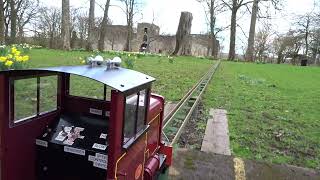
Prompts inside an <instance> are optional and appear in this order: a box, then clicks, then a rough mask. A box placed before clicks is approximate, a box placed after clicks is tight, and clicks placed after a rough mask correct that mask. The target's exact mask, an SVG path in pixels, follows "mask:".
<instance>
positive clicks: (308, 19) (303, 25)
mask: <svg viewBox="0 0 320 180" xmlns="http://www.w3.org/2000/svg"><path fill="white" fill-rule="evenodd" d="M312 16H313V15H312V14H311V13H307V14H305V15H298V16H297V17H296V22H294V25H296V26H297V31H298V32H299V33H301V35H303V36H304V45H305V49H304V55H306V56H307V55H308V52H309V44H310V41H309V38H310V35H311V33H312V32H311V31H312V23H313V21H312V20H313V17H312Z"/></svg>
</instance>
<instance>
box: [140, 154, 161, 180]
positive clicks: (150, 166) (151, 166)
mask: <svg viewBox="0 0 320 180" xmlns="http://www.w3.org/2000/svg"><path fill="white" fill-rule="evenodd" d="M159 165H160V157H159V155H157V154H155V155H154V156H152V157H151V158H150V159H149V160H148V162H147V163H146V166H145V168H144V180H153V179H154V178H153V177H154V176H155V174H156V172H157V170H158V168H159Z"/></svg>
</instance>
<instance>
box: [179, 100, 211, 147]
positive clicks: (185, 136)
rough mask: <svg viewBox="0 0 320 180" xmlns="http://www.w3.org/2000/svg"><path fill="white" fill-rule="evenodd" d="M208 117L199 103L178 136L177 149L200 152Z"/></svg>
mask: <svg viewBox="0 0 320 180" xmlns="http://www.w3.org/2000/svg"><path fill="white" fill-rule="evenodd" d="M208 117H209V114H208V113H207V112H206V111H205V109H204V106H203V104H202V102H200V103H199V104H198V106H197V107H196V109H195V110H194V113H193V114H192V116H191V118H190V119H189V122H188V123H187V124H186V126H185V128H184V130H183V132H182V134H181V136H180V139H179V141H178V145H179V147H181V148H188V149H196V150H199V151H200V150H201V145H202V141H203V137H204V133H205V131H206V125H207V120H208Z"/></svg>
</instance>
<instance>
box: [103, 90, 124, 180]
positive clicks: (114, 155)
mask: <svg viewBox="0 0 320 180" xmlns="http://www.w3.org/2000/svg"><path fill="white" fill-rule="evenodd" d="M111 102H112V104H111V110H110V111H111V112H110V125H109V131H108V133H109V134H108V143H109V149H108V171H107V179H115V178H116V177H115V173H116V169H115V167H116V163H117V160H118V159H119V158H120V156H121V155H122V154H121V150H122V126H123V121H122V119H123V111H124V95H123V94H121V93H119V91H114V90H113V91H112V93H111Z"/></svg>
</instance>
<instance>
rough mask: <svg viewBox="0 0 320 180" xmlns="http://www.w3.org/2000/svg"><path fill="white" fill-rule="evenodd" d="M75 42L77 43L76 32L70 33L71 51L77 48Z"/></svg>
mask: <svg viewBox="0 0 320 180" xmlns="http://www.w3.org/2000/svg"><path fill="white" fill-rule="evenodd" d="M77 41H78V37H77V32H76V31H72V36H71V42H70V46H71V48H72V49H75V48H76V47H77Z"/></svg>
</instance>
